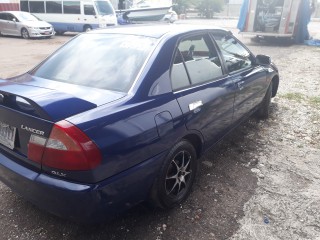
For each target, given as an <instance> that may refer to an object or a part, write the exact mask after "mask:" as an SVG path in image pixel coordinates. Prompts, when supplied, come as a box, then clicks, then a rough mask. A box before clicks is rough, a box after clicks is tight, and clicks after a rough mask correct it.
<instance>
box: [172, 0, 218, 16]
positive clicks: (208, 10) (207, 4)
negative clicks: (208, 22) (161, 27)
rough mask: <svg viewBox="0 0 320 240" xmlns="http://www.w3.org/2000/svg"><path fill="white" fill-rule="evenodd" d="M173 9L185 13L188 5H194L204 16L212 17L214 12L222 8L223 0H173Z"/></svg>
mask: <svg viewBox="0 0 320 240" xmlns="http://www.w3.org/2000/svg"><path fill="white" fill-rule="evenodd" d="M173 3H174V10H175V11H176V12H177V13H178V14H181V13H186V10H187V9H188V8H190V7H195V8H197V9H198V10H199V12H200V14H201V15H202V16H204V17H206V18H212V17H213V14H214V13H215V12H220V11H221V10H223V5H224V0H175V1H173Z"/></svg>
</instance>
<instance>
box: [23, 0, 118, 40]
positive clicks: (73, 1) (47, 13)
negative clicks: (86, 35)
mask: <svg viewBox="0 0 320 240" xmlns="http://www.w3.org/2000/svg"><path fill="white" fill-rule="evenodd" d="M20 8H21V10H22V11H27V12H31V13H33V14H34V15H36V16H38V17H39V18H41V19H43V20H45V21H47V22H49V23H51V24H52V25H53V27H54V29H55V31H56V32H57V33H58V34H63V33H64V32H67V31H71V32H86V31H90V30H92V29H96V28H106V27H108V26H115V25H117V17H116V14H115V11H114V9H113V7H112V5H111V3H110V1H108V0H67V1H66V0H61V1H51V0H32V1H31V0H30V1H29V0H21V1H20Z"/></svg>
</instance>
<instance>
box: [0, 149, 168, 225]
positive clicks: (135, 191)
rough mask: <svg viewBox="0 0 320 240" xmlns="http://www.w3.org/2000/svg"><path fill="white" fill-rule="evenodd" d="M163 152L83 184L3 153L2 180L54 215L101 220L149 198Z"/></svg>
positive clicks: (78, 220) (0, 166)
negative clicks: (103, 177) (55, 175)
mask: <svg viewBox="0 0 320 240" xmlns="http://www.w3.org/2000/svg"><path fill="white" fill-rule="evenodd" d="M163 155H164V153H163V154H160V155H158V156H156V157H154V158H152V159H150V160H148V161H146V162H143V163H142V164H139V165H137V166H135V167H133V168H131V169H129V170H127V171H125V172H122V173H120V174H118V175H115V176H113V177H111V178H109V179H107V180H105V181H102V182H100V183H98V184H81V183H72V182H69V181H65V180H61V179H56V178H53V177H51V176H48V175H46V174H41V173H37V172H35V171H32V170H30V169H28V168H26V167H24V166H21V165H19V164H17V163H16V162H14V161H12V160H10V159H9V158H7V157H6V156H5V155H3V154H1V153H0V180H1V181H2V182H3V183H5V184H6V185H7V186H9V187H10V188H11V189H12V190H13V191H15V192H17V193H18V194H20V195H21V196H23V197H24V198H26V199H27V200H29V201H30V202H32V203H33V204H35V205H37V206H38V207H40V208H42V209H44V210H46V211H48V212H50V213H52V214H54V215H57V216H60V217H63V218H67V219H70V220H72V221H76V222H101V221H104V220H107V219H111V218H113V217H115V216H116V215H117V214H119V213H121V212H123V211H125V210H126V209H129V208H131V207H132V206H134V205H136V204H138V203H140V202H142V201H144V200H146V199H147V197H148V195H149V191H150V188H151V186H152V183H153V181H154V178H155V177H156V173H157V172H158V169H159V167H160V165H161V163H162V159H163Z"/></svg>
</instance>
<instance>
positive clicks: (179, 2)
mask: <svg viewBox="0 0 320 240" xmlns="http://www.w3.org/2000/svg"><path fill="white" fill-rule="evenodd" d="M195 1H198V0H175V1H173V4H174V6H173V10H174V11H176V12H177V13H178V14H182V13H186V11H187V9H188V8H190V6H191V5H192V4H193V3H194V2H195Z"/></svg>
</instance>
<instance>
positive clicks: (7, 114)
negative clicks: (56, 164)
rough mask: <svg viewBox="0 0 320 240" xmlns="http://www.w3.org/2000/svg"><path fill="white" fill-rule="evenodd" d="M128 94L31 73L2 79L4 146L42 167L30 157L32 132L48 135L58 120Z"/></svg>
mask: <svg viewBox="0 0 320 240" xmlns="http://www.w3.org/2000/svg"><path fill="white" fill-rule="evenodd" d="M124 95H125V94H124V93H117V92H111V91H108V90H100V89H94V88H89V87H83V86H78V85H72V84H67V83H57V82H54V81H49V80H44V79H38V78H33V77H31V76H30V75H28V74H25V75H22V76H20V77H17V78H12V79H10V80H1V79H0V149H2V150H3V151H4V152H6V153H7V154H15V155H16V157H17V158H20V159H22V161H24V162H26V163H28V164H32V165H34V166H36V167H38V168H41V166H40V165H39V164H37V163H34V162H31V161H30V160H28V159H27V154H28V143H29V140H30V137H31V135H32V134H35V135H38V136H41V137H44V138H48V137H49V135H50V132H51V129H52V127H53V124H54V123H55V122H58V121H60V120H62V119H66V118H68V117H70V116H73V115H76V114H79V113H82V112H85V111H88V110H91V109H93V108H96V107H97V106H99V105H102V104H106V103H110V102H112V101H115V100H117V99H120V98H122V97H123V96H124ZM3 151H2V152H3ZM19 161H20V160H19Z"/></svg>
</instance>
